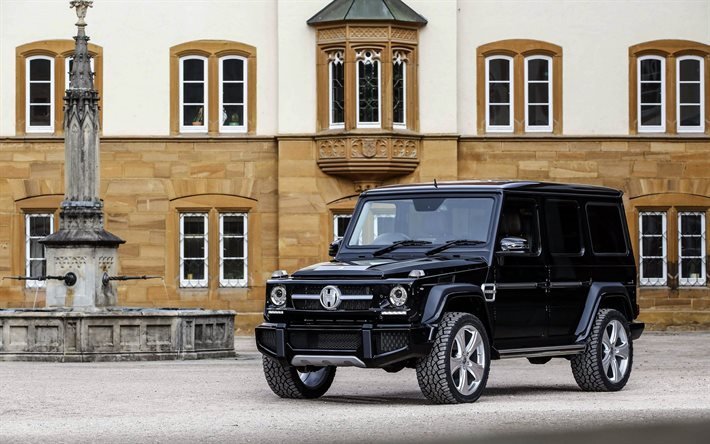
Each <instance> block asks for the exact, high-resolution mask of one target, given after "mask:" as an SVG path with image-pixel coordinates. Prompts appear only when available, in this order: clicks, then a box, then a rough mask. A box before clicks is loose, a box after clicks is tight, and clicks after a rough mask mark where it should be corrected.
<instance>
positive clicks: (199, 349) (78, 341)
mask: <svg viewBox="0 0 710 444" xmlns="http://www.w3.org/2000/svg"><path fill="white" fill-rule="evenodd" d="M235 316H236V313H235V312H234V311H232V310H202V309H181V308H130V307H108V308H101V309H94V310H90V311H87V310H85V309H81V310H79V309H72V308H46V309H21V308H15V309H0V361H46V362H92V361H93V362H96V361H148V360H150V361H155V360H175V359H205V358H229V357H234V356H235V352H234V318H235Z"/></svg>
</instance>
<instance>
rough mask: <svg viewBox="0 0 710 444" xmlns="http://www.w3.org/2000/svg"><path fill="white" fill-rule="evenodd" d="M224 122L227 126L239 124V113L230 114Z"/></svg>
mask: <svg viewBox="0 0 710 444" xmlns="http://www.w3.org/2000/svg"><path fill="white" fill-rule="evenodd" d="M224 124H225V125H227V126H239V115H238V114H237V113H232V114H230V115H229V116H228V117H227V119H226V120H225V122H224Z"/></svg>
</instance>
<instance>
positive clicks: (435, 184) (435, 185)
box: [434, 178, 439, 188]
mask: <svg viewBox="0 0 710 444" xmlns="http://www.w3.org/2000/svg"><path fill="white" fill-rule="evenodd" d="M434 188H439V184H437V183H436V178H435V179H434Z"/></svg>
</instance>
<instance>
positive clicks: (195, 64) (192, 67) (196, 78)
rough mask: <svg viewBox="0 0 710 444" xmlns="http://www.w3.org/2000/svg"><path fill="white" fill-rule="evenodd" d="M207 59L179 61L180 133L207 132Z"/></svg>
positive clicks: (196, 57) (197, 57)
mask: <svg viewBox="0 0 710 444" xmlns="http://www.w3.org/2000/svg"><path fill="white" fill-rule="evenodd" d="M207 88H208V86H207V59H206V58H205V57H200V56H187V57H182V58H181V59H180V132H183V133H187V132H191V133H193V132H205V133H206V132H207V122H208V117H209V115H208V113H209V111H208V108H207V105H208V103H207V100H208V99H207Z"/></svg>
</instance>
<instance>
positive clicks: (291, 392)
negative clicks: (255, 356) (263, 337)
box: [262, 356, 336, 399]
mask: <svg viewBox="0 0 710 444" xmlns="http://www.w3.org/2000/svg"><path fill="white" fill-rule="evenodd" d="M262 363H263V365H264V376H265V377H266V382H267V383H268V384H269V387H271V390H272V391H273V392H274V393H276V394H277V395H278V396H280V397H282V398H291V399H314V398H320V397H321V396H323V395H324V394H325V392H327V391H328V389H329V388H330V386H331V384H333V378H335V370H336V368H335V367H332V366H329V367H322V368H321V369H320V370H318V371H322V372H323V373H317V372H316V371H313V372H310V375H312V376H317V377H316V378H313V379H315V381H313V382H312V383H310V384H309V383H307V381H308V380H307V379H306V381H305V382H304V380H303V379H301V374H299V372H298V369H297V368H296V367H293V366H290V365H283V364H281V363H280V362H279V361H277V360H275V359H273V358H271V357H269V356H263V357H262Z"/></svg>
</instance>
